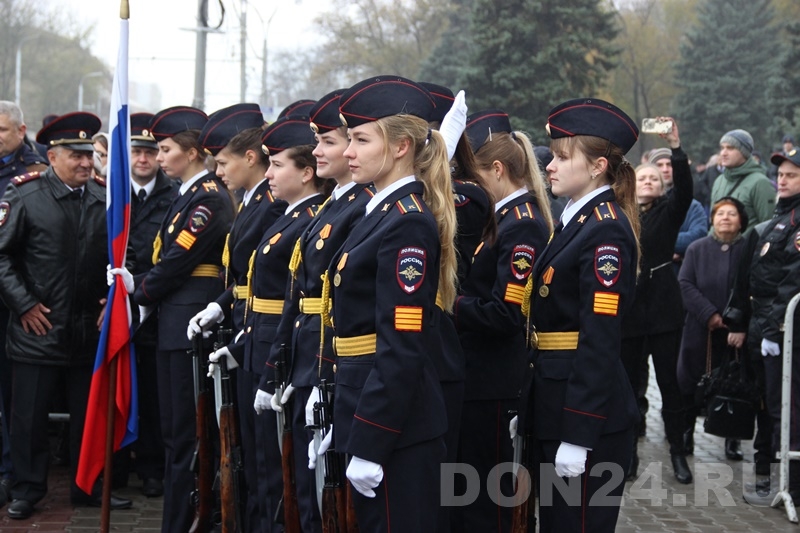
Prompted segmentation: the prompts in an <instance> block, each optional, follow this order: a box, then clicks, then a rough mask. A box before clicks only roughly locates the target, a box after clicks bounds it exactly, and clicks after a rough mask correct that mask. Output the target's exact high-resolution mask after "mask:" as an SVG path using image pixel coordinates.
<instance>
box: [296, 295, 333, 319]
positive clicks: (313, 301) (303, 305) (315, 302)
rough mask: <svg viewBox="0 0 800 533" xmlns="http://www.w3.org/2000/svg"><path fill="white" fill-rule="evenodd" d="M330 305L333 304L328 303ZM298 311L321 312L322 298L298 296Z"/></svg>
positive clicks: (310, 313)
mask: <svg viewBox="0 0 800 533" xmlns="http://www.w3.org/2000/svg"><path fill="white" fill-rule="evenodd" d="M330 306H331V307H332V306H333V304H330ZM300 312H301V313H303V314H305V315H318V314H320V313H321V312H322V298H300Z"/></svg>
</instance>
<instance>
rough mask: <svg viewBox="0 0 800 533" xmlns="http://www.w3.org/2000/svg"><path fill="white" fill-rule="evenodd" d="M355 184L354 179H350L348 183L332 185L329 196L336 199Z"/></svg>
mask: <svg viewBox="0 0 800 533" xmlns="http://www.w3.org/2000/svg"><path fill="white" fill-rule="evenodd" d="M355 186H356V182H355V181H351V182H349V183H345V184H344V185H338V184H337V185H336V187H334V189H333V192H332V193H331V196H332V197H333V200H334V201H335V200H338V199H339V198H341V197H342V196H344V194H345V193H346V192H347V191H349V190H350V189H352V188H353V187H355Z"/></svg>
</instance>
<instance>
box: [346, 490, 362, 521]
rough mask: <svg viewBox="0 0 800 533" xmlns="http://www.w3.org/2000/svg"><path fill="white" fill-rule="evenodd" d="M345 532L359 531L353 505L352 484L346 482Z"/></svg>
mask: <svg viewBox="0 0 800 533" xmlns="http://www.w3.org/2000/svg"><path fill="white" fill-rule="evenodd" d="M347 533H359V529H358V518H357V517H356V508H355V507H353V486H352V485H351V484H350V483H348V484H347Z"/></svg>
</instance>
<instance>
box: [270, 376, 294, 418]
mask: <svg viewBox="0 0 800 533" xmlns="http://www.w3.org/2000/svg"><path fill="white" fill-rule="evenodd" d="M293 393H294V385H292V384H291V383H289V384H288V385H286V389H284V391H283V394H281V397H280V398H278V396H277V395H275V396H273V397H272V400H270V401H271V402H272V410H273V411H277V412H279V413H282V412H283V406H284V405H286V402H288V401H289V398H291V397H292V394H293Z"/></svg>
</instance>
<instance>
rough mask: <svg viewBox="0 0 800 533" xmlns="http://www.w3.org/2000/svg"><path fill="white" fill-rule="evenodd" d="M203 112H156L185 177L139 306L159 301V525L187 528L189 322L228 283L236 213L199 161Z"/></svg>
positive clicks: (164, 158)
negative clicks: (225, 267)
mask: <svg viewBox="0 0 800 533" xmlns="http://www.w3.org/2000/svg"><path fill="white" fill-rule="evenodd" d="M206 121H207V117H206V115H205V113H203V112H202V111H200V110H199V109H194V108H191V107H172V108H169V109H165V110H163V111H160V112H159V113H158V114H156V115H155V116H154V117H153V120H152V122H151V124H150V131H151V133H152V135H153V137H155V139H156V140H157V141H158V148H159V153H158V157H157V158H156V160H157V161H158V163H159V164H160V165H161V168H162V169H163V170H164V172H165V173H166V174H167V176H169V177H170V178H173V179H182V181H183V184H182V185H181V187H180V189H179V195H178V197H177V198H176V199H175V200H173V202H172V205H171V206H170V208H169V210H168V211H167V215H166V217H165V218H164V221H163V222H162V224H161V229H160V230H159V233H158V235H157V236H156V242H155V244H154V252H153V255H154V261H153V262H154V263H155V266H154V267H153V268H152V269H151V270H150V271H149V272H148V273H147V275H146V276H145V277H144V279H143V280H141V282H140V283H138V284H137V287H136V292H135V293H134V295H133V299H134V302H135V303H136V304H138V305H140V306H152V305H158V363H157V364H158V394H159V398H160V399H161V402H160V404H161V431H162V433H163V437H164V446H165V448H166V467H165V471H164V514H163V520H162V524H161V528H162V531H164V532H168V531H187V530H188V529H189V527H190V525H191V523H192V518H193V514H194V510H193V509H192V507H191V505H190V501H189V494H190V493H191V492H192V490H194V473H193V472H192V471H191V469H190V468H189V465H190V463H191V460H192V454H193V451H194V447H195V427H194V424H192V423H191V422H190V421H191V420H193V418H194V412H195V405H194V395H193V392H192V391H193V390H194V387H193V383H192V379H193V378H192V376H193V372H192V359H191V357H187V355H186V351H187V350H188V349H189V348H191V343H190V342H189V340H188V339H187V338H186V335H185V334H184V331H185V328H186V324H187V323H188V322H189V319H190V318H192V317H193V316H194V315H195V314H196V313H197V312H198V311H200V310H202V309H203V308H205V306H206V304H208V302H210V301H213V300H214V299H215V298H216V297H217V296H219V294H220V293H221V292H222V291H223V290H224V289H225V287H224V285H223V281H222V277H221V276H220V274H221V264H220V258H221V257H222V248H223V246H224V244H225V235H226V234H227V233H228V229H229V228H230V224H231V221H232V220H233V204H232V202H231V199H230V196H229V195H228V192H227V191H226V190H225V187H224V185H223V184H222V182H220V181H219V179H217V178H216V177H215V176H214V175H213V174H210V173H209V172H208V171H207V170H206V168H205V167H204V165H203V162H204V154H205V152H204V150H203V148H202V146H200V145H199V144H198V136H199V134H200V130H201V129H202V127H203V126H204V125H205V123H206Z"/></svg>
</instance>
